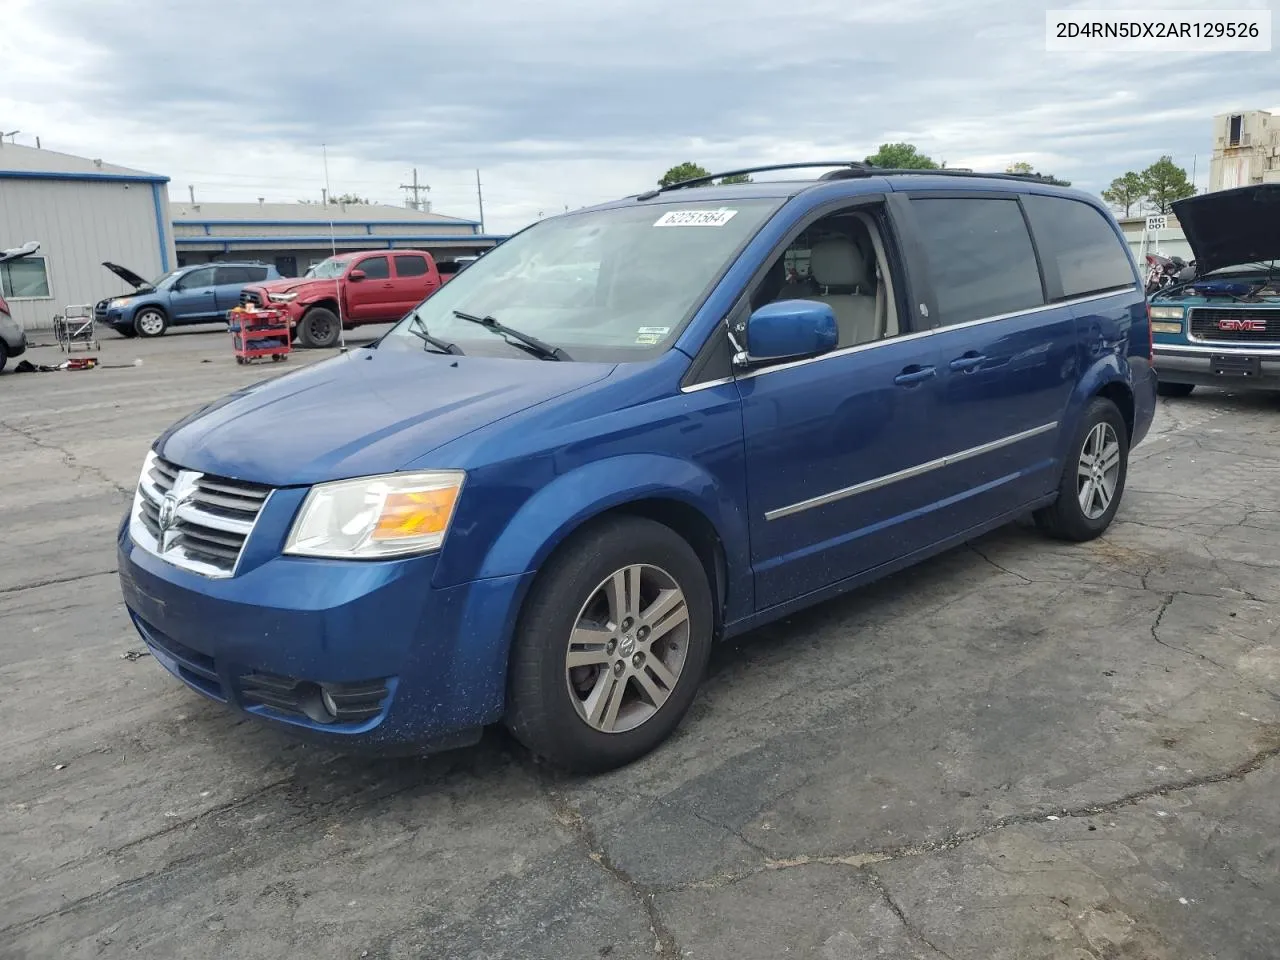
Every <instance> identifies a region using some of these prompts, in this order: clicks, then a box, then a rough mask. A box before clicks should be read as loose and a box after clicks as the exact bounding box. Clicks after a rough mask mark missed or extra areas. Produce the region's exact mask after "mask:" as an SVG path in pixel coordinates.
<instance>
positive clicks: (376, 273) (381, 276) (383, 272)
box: [356, 257, 391, 280]
mask: <svg viewBox="0 0 1280 960" xmlns="http://www.w3.org/2000/svg"><path fill="white" fill-rule="evenodd" d="M356 269H357V270H363V271H364V275H365V276H366V277H368V278H369V279H370V280H386V279H388V278H389V277H390V276H391V268H390V267H389V266H388V265H387V258H386V257H369V258H368V259H367V260H361V261H360V262H359V263H358V264H356Z"/></svg>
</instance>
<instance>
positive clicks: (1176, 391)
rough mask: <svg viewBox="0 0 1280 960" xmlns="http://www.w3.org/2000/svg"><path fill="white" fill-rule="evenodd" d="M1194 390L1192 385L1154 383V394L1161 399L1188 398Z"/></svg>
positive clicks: (1165, 382)
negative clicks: (1158, 395)
mask: <svg viewBox="0 0 1280 960" xmlns="http://www.w3.org/2000/svg"><path fill="white" fill-rule="evenodd" d="M1195 388H1196V385H1195V384H1194V383H1169V382H1168V381H1166V380H1160V381H1157V383H1156V393H1158V394H1160V396H1162V397H1189V396H1191V391H1192V390H1194V389H1195Z"/></svg>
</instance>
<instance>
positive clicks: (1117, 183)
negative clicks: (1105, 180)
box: [1102, 170, 1147, 217]
mask: <svg viewBox="0 0 1280 960" xmlns="http://www.w3.org/2000/svg"><path fill="white" fill-rule="evenodd" d="M1146 193H1147V186H1146V184H1145V183H1143V181H1142V174H1140V173H1134V172H1133V171H1132V170H1130V171H1129V172H1128V173H1126V174H1125V175H1124V176H1122V177H1116V178H1115V179H1114V180H1112V181H1111V186H1109V187H1107V189H1105V190H1103V191H1102V199H1103V200H1105V201H1107V203H1109V204H1111V205H1112V206H1113V207H1123V208H1124V215H1125V216H1126V217H1127V216H1129V214H1130V212H1131V211H1132V210H1133V208H1134V207H1135V206H1139V207H1140V206H1141V204H1142V201H1143V200H1144V199H1145V197H1146Z"/></svg>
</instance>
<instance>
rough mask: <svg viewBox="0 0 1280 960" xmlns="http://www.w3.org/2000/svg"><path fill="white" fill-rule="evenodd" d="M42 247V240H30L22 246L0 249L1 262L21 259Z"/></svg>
mask: <svg viewBox="0 0 1280 960" xmlns="http://www.w3.org/2000/svg"><path fill="white" fill-rule="evenodd" d="M39 249H40V241H38V240H28V241H27V242H26V243H24V244H23V245H22V246H20V247H9V248H8V249H7V250H0V263H5V262H7V261H9V260H20V259H22V258H23V257H29V256H31V255H32V254H33V253H35V252H36V251H37V250H39Z"/></svg>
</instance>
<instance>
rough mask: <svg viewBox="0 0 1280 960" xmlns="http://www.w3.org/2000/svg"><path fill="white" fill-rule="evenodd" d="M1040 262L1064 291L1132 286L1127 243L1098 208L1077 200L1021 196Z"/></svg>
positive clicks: (1075, 294)
mask: <svg viewBox="0 0 1280 960" xmlns="http://www.w3.org/2000/svg"><path fill="white" fill-rule="evenodd" d="M1023 203H1024V204H1025V205H1026V208H1027V216H1028V217H1030V218H1031V229H1032V230H1034V231H1035V234H1036V239H1037V240H1038V241H1039V243H1040V253H1041V255H1042V256H1044V257H1045V262H1046V263H1048V262H1050V261H1052V262H1053V263H1054V264H1055V265H1056V266H1057V268H1058V276H1059V278H1060V279H1061V280H1062V295H1063V297H1082V296H1086V295H1087V294H1090V293H1101V292H1102V291H1104V290H1115V289H1118V288H1120V287H1132V286H1133V285H1134V284H1135V283H1137V280H1135V279H1134V276H1133V266H1132V261H1131V260H1130V255H1129V250H1128V248H1127V247H1126V246H1125V245H1124V244H1122V243H1121V242H1120V238H1119V237H1117V236H1116V234H1115V230H1113V229H1112V227H1111V223H1110V222H1109V221H1108V220H1107V219H1106V217H1104V216H1103V215H1102V213H1101V212H1100V211H1099V210H1097V209H1095V208H1094V207H1092V206H1090V205H1089V204H1087V203H1084V202H1082V201H1080V200H1069V199H1067V198H1066V197H1041V196H1036V195H1034V194H1033V195H1031V196H1028V197H1025V198H1024V199H1023Z"/></svg>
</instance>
